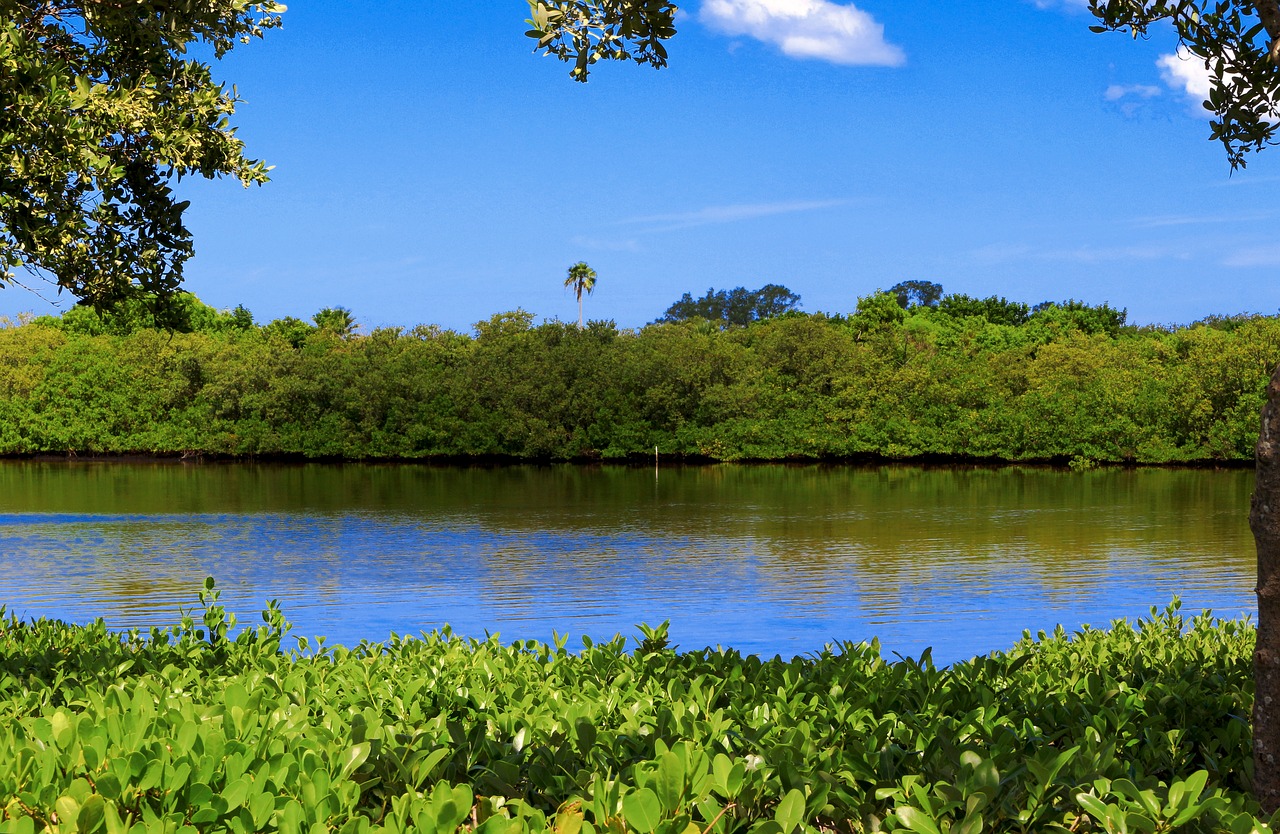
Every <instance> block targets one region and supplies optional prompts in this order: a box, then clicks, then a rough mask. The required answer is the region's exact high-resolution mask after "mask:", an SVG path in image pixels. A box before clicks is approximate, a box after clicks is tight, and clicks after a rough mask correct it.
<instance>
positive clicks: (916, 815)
mask: <svg viewBox="0 0 1280 834" xmlns="http://www.w3.org/2000/svg"><path fill="white" fill-rule="evenodd" d="M893 813H894V816H896V817H897V818H898V821H899V822H901V823H902V824H903V826H905V827H906V828H907V830H908V831H914V832H916V834H942V832H941V831H939V830H938V824H937V822H935V821H934V819H933V818H932V817H930V816H929V815H928V814H926V813H925V812H924V811H921V810H920V809H919V808H910V807H906V808H898V809H896V810H895V811H894V812H893Z"/></svg>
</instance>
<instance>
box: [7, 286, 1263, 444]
mask: <svg viewBox="0 0 1280 834" xmlns="http://www.w3.org/2000/svg"><path fill="white" fill-rule="evenodd" d="M946 299H954V300H953V301H947V300H946ZM191 309H192V310H193V311H194V312H193V314H192V317H191V322H192V328H191V329H192V332H189V333H181V332H178V333H175V332H168V331H163V330H156V329H153V328H150V327H140V326H137V324H136V322H126V324H127V326H125V325H120V326H117V324H116V323H114V320H105V321H104V320H103V319H102V317H101V316H100V315H99V314H97V313H94V312H93V311H92V310H89V309H85V308H77V309H76V310H74V311H72V312H71V313H68V314H67V315H65V316H63V317H62V318H61V319H44V320H40V321H37V322H34V323H31V324H27V325H23V326H18V327H8V328H0V454H30V453H36V452H42V453H70V452H74V453H160V454H215V455H240V456H244V455H289V456H301V457H309V458H316V457H335V458H348V459H370V458H408V459H417V458H429V457H440V456H460V457H469V456H480V455H484V456H500V457H511V458H525V459H543V460H546V459H559V460H564V459H619V458H627V457H635V458H639V457H644V458H645V459H651V458H652V455H653V448H654V446H657V447H658V448H659V450H660V452H661V454H662V456H663V457H664V458H672V457H675V458H678V457H681V456H684V457H709V458H714V459H719V460H743V459H759V460H786V459H807V460H815V459H823V458H849V457H859V456H877V457H887V458H894V459H908V458H913V457H919V456H923V455H936V456H957V457H963V458H998V459H1004V460H1012V461H1034V460H1056V461H1059V462H1063V463H1065V462H1067V461H1071V460H1075V461H1076V462H1077V465H1087V464H1088V463H1089V462H1109V461H1110V462H1124V461H1137V462H1149V463H1168V462H1180V461H1247V460H1249V459H1251V457H1252V454H1253V445H1254V443H1255V441H1256V439H1257V431H1258V422H1257V420H1258V418H1257V415H1258V412H1259V409H1260V408H1261V405H1262V397H1263V391H1264V387H1265V385H1266V382H1267V379H1268V377H1269V373H1270V371H1271V369H1272V368H1273V367H1274V366H1275V364H1276V363H1277V362H1278V361H1280V319H1277V318H1273V317H1262V316H1254V317H1247V318H1242V319H1232V320H1230V322H1231V323H1230V325H1229V326H1221V327H1219V326H1213V325H1211V324H1206V323H1201V324H1197V325H1194V326H1191V327H1185V328H1171V329H1164V328H1132V327H1124V326H1122V323H1123V319H1124V313H1123V311H1116V310H1113V309H1112V308H1110V307H1107V306H1106V305H1103V306H1101V307H1089V306H1087V305H1081V304H1079V303H1078V302H1077V303H1075V304H1074V305H1072V304H1062V305H1051V306H1048V307H1043V308H1041V309H1040V310H1039V311H1038V312H1036V313H1035V314H1034V315H1031V316H1029V317H1028V319H1027V321H1026V323H1025V324H1022V325H1016V326H1015V325H1012V324H1006V323H1000V322H998V321H993V320H992V319H998V318H1000V317H1001V316H1004V315H1006V314H1007V315H1014V316H1015V317H1016V314H1017V313H1018V312H1019V305H1016V304H1014V303H1013V302H1006V301H1004V300H1002V299H985V300H977V301H974V300H973V299H965V298H964V297H957V296H946V297H945V299H944V302H940V304H939V306H938V307H937V308H930V307H919V306H917V307H912V308H911V309H909V310H904V309H903V308H902V307H900V306H899V305H898V303H897V300H896V298H895V297H894V296H893V295H892V294H890V293H878V294H875V295H872V296H868V297H866V298H863V299H861V300H860V301H859V302H858V308H857V310H856V312H854V313H853V314H852V315H850V316H848V317H827V316H824V315H820V314H816V315H808V314H804V313H799V312H792V313H788V314H786V315H782V316H778V317H775V318H769V319H766V320H763V321H756V322H754V323H752V324H751V325H750V326H748V327H729V328H724V329H721V327H720V326H718V325H717V324H713V323H711V322H708V321H705V320H695V321H689V322H676V323H661V324H654V325H650V326H648V327H645V328H643V329H641V330H639V331H632V330H620V329H619V328H618V327H617V326H616V325H615V324H614V323H613V322H601V321H593V322H589V323H587V325H586V326H585V327H582V328H579V327H577V326H575V325H569V324H565V323H562V322H556V321H552V322H545V323H543V324H535V323H534V317H533V315H532V314H531V313H528V312H525V311H522V310H517V311H514V312H509V313H501V314H498V315H495V316H493V317H491V318H490V319H488V320H487V321H484V322H480V323H478V324H477V325H476V327H475V333H474V335H467V334H462V333H456V332H452V331H447V330H441V329H440V328H437V327H429V326H422V327H415V328H413V329H411V330H407V331H402V330H400V329H398V328H389V329H379V330H375V331H373V332H372V333H368V334H361V333H357V332H355V331H354V328H353V324H354V320H353V318H352V317H351V314H350V312H349V311H345V310H331V311H328V312H322V313H320V314H317V317H316V318H317V321H319V322H320V323H321V324H322V325H323V326H319V327H317V326H312V325H311V324H308V323H306V322H303V321H301V320H298V319H281V320H278V321H274V322H271V323H270V324H267V325H265V326H263V327H253V326H247V323H248V322H249V321H251V317H250V316H249V315H248V313H247V311H244V312H240V313H237V312H232V313H218V312H217V311H212V310H210V309H209V308H207V307H205V306H204V305H200V304H199V303H198V302H194V300H193V304H192V307H191ZM957 310H981V311H985V313H984V314H982V315H967V314H966V315H958V314H956V312H955V311H957ZM196 313H198V314H199V315H196ZM330 317H332V319H333V320H332V321H330Z"/></svg>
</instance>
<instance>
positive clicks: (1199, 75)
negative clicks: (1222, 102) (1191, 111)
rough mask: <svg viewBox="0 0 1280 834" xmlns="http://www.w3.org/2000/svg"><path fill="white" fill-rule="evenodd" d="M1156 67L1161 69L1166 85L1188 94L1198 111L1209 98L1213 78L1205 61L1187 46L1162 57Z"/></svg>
mask: <svg viewBox="0 0 1280 834" xmlns="http://www.w3.org/2000/svg"><path fill="white" fill-rule="evenodd" d="M1156 66H1158V67H1159V68H1160V77H1161V78H1162V79H1164V83H1166V84H1168V85H1169V87H1170V88H1171V89H1173V90H1176V91H1178V92H1181V93H1184V94H1186V95H1187V96H1188V97H1189V98H1190V99H1191V100H1192V102H1193V103H1194V104H1195V106H1196V108H1197V109H1198V108H1200V107H1201V106H1202V105H1203V102H1204V100H1205V99H1207V98H1208V97H1209V84H1210V81H1211V79H1212V76H1211V75H1210V74H1209V70H1208V68H1206V67H1205V65H1204V59H1203V58H1197V57H1196V56H1194V55H1192V54H1191V52H1190V50H1188V49H1187V48H1186V47H1185V46H1179V47H1178V51H1177V52H1175V53H1173V54H1171V55H1161V56H1160V58H1159V60H1157V61H1156Z"/></svg>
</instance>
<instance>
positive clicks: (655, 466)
mask: <svg viewBox="0 0 1280 834" xmlns="http://www.w3.org/2000/svg"><path fill="white" fill-rule="evenodd" d="M653 479H654V480H655V481H656V480H658V447H657V446H654V447H653Z"/></svg>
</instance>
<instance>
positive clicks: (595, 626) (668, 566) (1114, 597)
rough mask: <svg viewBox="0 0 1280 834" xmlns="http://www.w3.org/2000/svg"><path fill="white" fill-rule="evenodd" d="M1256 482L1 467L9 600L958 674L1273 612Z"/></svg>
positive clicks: (29, 612)
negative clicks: (1009, 652) (877, 647)
mask: <svg viewBox="0 0 1280 834" xmlns="http://www.w3.org/2000/svg"><path fill="white" fill-rule="evenodd" d="M1252 485H1253V473H1252V471H1248V470H1222V471H1213V470H1197V469H1167V470H1160V469H1135V470H1126V469H1105V470H1098V471H1093V472H1084V473H1075V472H1069V471H1063V470H1054V469H1046V468H1030V467H1000V468H981V467H962V468H956V467H947V468H943V467H937V468H931V467H915V466H877V467H845V466H818V465H812V466H789V465H771V466H749V465H728V464H722V465H716V466H699V467H692V466H691V467H672V468H665V467H664V468H662V469H661V470H658V471H655V470H654V469H653V468H647V469H646V468H644V467H622V466H589V467H580V466H568V465H565V466H545V467H540V466H517V467H506V468H448V467H434V466H417V465H363V464H362V465H350V464H349V465H321V464H306V465H258V464H183V463H178V462H161V463H152V464H138V463H121V462H108V463H98V462H83V463H82V462H67V463H63V462H52V463H50V462H29V461H20V462H5V463H0V553H2V554H3V556H2V557H0V605H5V606H7V607H8V610H9V612H10V613H16V614H18V615H20V616H23V617H37V616H47V617H57V618H62V619H67V620H71V621H75V622H84V621H88V620H92V619H93V618H96V617H102V618H104V619H105V620H106V621H107V623H108V624H109V625H110V626H112V627H117V628H128V627H134V626H140V627H146V626H152V625H161V626H163V625H169V624H172V623H174V622H176V618H177V616H178V611H179V608H180V607H182V606H187V607H190V606H192V605H193V604H194V603H195V601H196V595H197V592H198V590H199V588H200V586H201V583H202V581H203V579H204V577H205V576H207V575H212V576H214V577H216V578H217V581H218V584H219V586H220V587H221V588H222V589H223V602H224V604H226V605H227V606H228V608H230V609H231V610H233V611H235V612H237V613H238V614H239V615H240V621H241V624H252V623H254V622H258V617H257V612H258V611H260V610H261V609H262V607H263V606H264V605H265V603H266V601H267V600H269V599H278V600H280V602H281V604H282V605H283V607H284V610H285V614H286V616H287V617H288V618H289V619H290V621H292V622H293V623H294V626H295V627H294V634H295V635H307V636H315V635H325V636H326V637H327V638H328V640H329V642H330V643H342V644H346V645H353V644H355V643H358V642H359V641H361V640H373V641H379V640H384V639H386V638H387V637H388V635H389V634H390V633H391V632H393V631H394V632H396V633H399V634H416V633H418V632H420V631H422V630H431V629H436V628H439V627H441V626H443V625H444V624H446V623H448V624H450V625H451V626H452V628H453V630H454V631H455V632H457V633H460V634H464V635H468V636H475V637H484V636H485V634H486V633H487V632H490V633H492V632H497V633H499V634H500V635H501V637H502V639H504V640H515V639H526V638H534V639H539V640H548V641H549V640H550V639H551V638H552V635H553V632H558V633H561V634H564V633H568V634H570V635H572V639H571V641H570V646H574V645H579V642H578V637H580V636H581V635H583V634H586V635H590V636H591V637H592V638H595V639H604V638H608V637H611V636H613V635H614V634H615V633H617V632H622V633H624V634H627V635H637V634H638V632H637V630H636V629H635V627H634V626H635V624H636V623H641V622H645V623H650V624H657V623H660V622H661V621H663V620H667V619H669V620H670V621H671V639H672V642H673V643H675V644H677V645H678V646H680V647H681V648H684V649H692V648H700V647H703V646H715V645H723V646H726V647H729V646H731V647H733V648H737V649H740V650H742V651H744V652H758V653H761V654H765V655H773V654H775V653H776V654H782V655H783V656H787V657H790V656H792V655H795V654H805V653H808V652H813V651H817V650H819V649H821V647H822V646H823V644H825V643H834V642H840V641H846V640H851V641H862V640H870V639H871V638H872V637H879V638H880V640H881V643H882V646H883V652H884V654H885V656H886V657H891V656H892V654H893V653H894V652H897V653H900V654H903V655H913V656H914V655H918V654H919V653H920V652H921V651H922V650H923V649H924V648H925V647H927V646H928V647H932V648H933V652H934V657H935V659H937V660H939V661H942V662H950V661H954V660H957V659H961V658H964V657H968V656H972V655H974V654H982V653H986V652H989V651H992V650H996V649H1003V648H1007V647H1009V646H1010V645H1012V644H1013V643H1014V642H1015V641H1016V640H1017V639H1018V637H1019V636H1020V635H1021V633H1022V631H1023V629H1031V630H1033V631H1035V630H1038V629H1048V628H1052V627H1053V626H1054V625H1055V624H1057V623H1062V624H1064V625H1066V626H1068V627H1069V628H1076V627H1078V626H1080V625H1081V624H1084V623H1089V624H1093V625H1095V626H1105V625H1106V624H1107V623H1108V622H1110V621H1111V620H1112V619H1114V618H1118V617H1130V618H1135V617H1138V616H1142V615H1144V614H1146V613H1147V611H1148V609H1149V608H1150V607H1151V606H1153V605H1155V606H1160V607H1163V606H1164V605H1166V604H1167V603H1169V601H1170V600H1171V599H1172V598H1173V597H1174V596H1175V595H1178V596H1180V597H1181V599H1182V602H1183V610H1184V612H1188V611H1197V612H1198V611H1199V610H1200V609H1202V608H1212V609H1213V610H1214V611H1215V613H1218V614H1220V615H1222V616H1227V617H1235V616H1239V615H1241V614H1252V613H1254V612H1255V611H1256V605H1255V601H1254V596H1253V586H1254V550H1253V540H1252V538H1251V536H1250V534H1249V529H1248V523H1247V513H1248V504H1249V495H1250V492H1251V490H1252Z"/></svg>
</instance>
